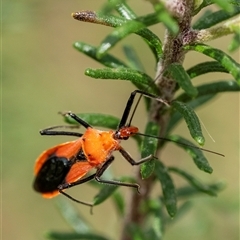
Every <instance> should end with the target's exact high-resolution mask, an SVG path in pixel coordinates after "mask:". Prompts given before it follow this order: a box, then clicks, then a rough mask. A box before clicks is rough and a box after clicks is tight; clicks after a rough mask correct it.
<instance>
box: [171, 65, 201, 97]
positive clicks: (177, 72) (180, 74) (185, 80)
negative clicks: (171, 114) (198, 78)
mask: <svg viewBox="0 0 240 240" xmlns="http://www.w3.org/2000/svg"><path fill="white" fill-rule="evenodd" d="M168 72H169V73H170V74H171V76H172V77H173V78H174V79H175V80H176V82H177V83H178V84H179V86H180V87H181V88H182V89H183V90H184V91H185V92H186V94H188V95H189V96H191V97H196V96H197V94H198V92H197V89H196V88H195V87H194V86H193V85H192V82H191V79H190V77H189V75H188V74H187V73H186V71H185V69H184V68H183V67H182V65H181V64H179V63H172V64H170V65H169V66H168Z"/></svg>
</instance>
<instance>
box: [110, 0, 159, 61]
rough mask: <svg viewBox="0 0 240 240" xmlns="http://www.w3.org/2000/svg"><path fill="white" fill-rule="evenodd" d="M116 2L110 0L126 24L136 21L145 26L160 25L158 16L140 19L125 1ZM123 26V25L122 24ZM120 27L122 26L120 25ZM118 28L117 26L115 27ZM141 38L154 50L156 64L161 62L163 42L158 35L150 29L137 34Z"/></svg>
mask: <svg viewBox="0 0 240 240" xmlns="http://www.w3.org/2000/svg"><path fill="white" fill-rule="evenodd" d="M115 1H116V0H109V2H110V3H111V4H113V5H115V10H116V11H117V12H118V13H119V14H120V15H121V16H122V17H123V18H125V22H126V21H127V20H136V21H139V22H142V23H143V24H144V25H145V26H151V25H153V24H155V23H158V22H159V20H158V18H156V14H155V13H154V14H148V15H146V16H143V17H139V18H138V16H137V15H136V14H135V13H134V11H133V10H132V9H131V8H130V7H129V6H128V5H127V4H126V2H125V1H122V2H121V1H117V2H115ZM122 24H123V23H122ZM122 24H121V25H122ZM119 26H120V25H119ZM115 27H116V26H115ZM136 34H138V35H139V36H141V37H143V39H144V40H145V42H146V43H147V44H148V46H149V47H150V49H151V50H152V53H153V54H154V56H155V59H156V62H158V61H159V59H160V57H161V56H162V43H161V40H160V39H159V38H158V36H157V35H155V34H154V33H153V32H151V31H150V30H149V29H147V28H145V29H142V30H140V31H139V32H137V33H136Z"/></svg>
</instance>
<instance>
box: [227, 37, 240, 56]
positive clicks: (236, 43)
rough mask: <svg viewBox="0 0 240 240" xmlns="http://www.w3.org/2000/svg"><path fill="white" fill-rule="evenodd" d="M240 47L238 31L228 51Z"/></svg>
mask: <svg viewBox="0 0 240 240" xmlns="http://www.w3.org/2000/svg"><path fill="white" fill-rule="evenodd" d="M239 47H240V32H236V33H235V34H234V36H233V39H232V41H231V43H230V44H229V46H228V51H230V52H233V51H235V50H237V49H238V48H239Z"/></svg>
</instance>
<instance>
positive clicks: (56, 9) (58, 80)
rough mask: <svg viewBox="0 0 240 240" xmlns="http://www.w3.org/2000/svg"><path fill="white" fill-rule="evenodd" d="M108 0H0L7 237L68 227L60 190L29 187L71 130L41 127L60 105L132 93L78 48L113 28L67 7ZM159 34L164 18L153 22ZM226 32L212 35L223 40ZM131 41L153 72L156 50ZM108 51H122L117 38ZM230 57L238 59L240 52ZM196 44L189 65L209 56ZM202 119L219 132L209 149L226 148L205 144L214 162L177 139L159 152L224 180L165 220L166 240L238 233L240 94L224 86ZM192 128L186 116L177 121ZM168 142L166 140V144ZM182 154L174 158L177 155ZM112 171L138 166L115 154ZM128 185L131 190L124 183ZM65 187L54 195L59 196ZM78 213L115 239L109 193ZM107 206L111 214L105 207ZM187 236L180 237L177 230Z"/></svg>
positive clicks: (80, 108)
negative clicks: (45, 131) (49, 195)
mask: <svg viewBox="0 0 240 240" xmlns="http://www.w3.org/2000/svg"><path fill="white" fill-rule="evenodd" d="M104 2H105V1H103V0H99V1H93V0H92V1H87V0H86V1H84V0H81V1H80V0H78V1H77V0H72V1H66V0H51V1H39V0H31V1H30V0H22V1H14V0H5V1H3V2H2V20H3V25H2V30H3V31H2V33H3V34H2V80H1V81H2V87H3V90H2V99H1V101H2V107H3V109H2V118H1V120H2V152H1V156H2V172H1V173H2V174H1V191H2V198H1V202H2V209H1V221H2V222H1V228H2V229H1V230H0V232H1V234H2V239H4V240H16V239H24V240H30V239H31V240H32V239H36V240H40V239H45V238H44V234H45V233H46V232H47V231H48V230H59V231H71V228H70V227H69V225H68V224H67V223H66V222H65V220H64V219H63V218H62V216H61V214H60V213H59V211H58V208H57V207H56V199H57V198H56V199H52V200H47V199H43V198H42V197H41V196H40V195H39V194H37V193H36V192H34V191H33V189H32V182H33V178H34V176H33V167H34V162H35V159H36V158H37V156H38V155H39V154H40V153H41V151H43V150H44V149H47V148H49V147H51V146H53V145H55V144H58V143H61V142H64V141H67V140H69V139H68V138H67V137H42V136H40V135H39V133H38V131H39V129H42V128H45V127H48V126H52V125H59V124H60V125H61V124H62V119H61V117H60V116H59V115H58V114H57V112H58V111H61V110H62V111H64V110H71V111H73V112H76V113H79V112H100V113H108V114H112V115H115V116H120V115H121V113H122V110H123V108H124V105H125V102H126V99H127V97H128V96H129V94H130V92H131V91H132V90H134V87H133V86H132V85H131V83H129V82H125V81H113V82H111V81H104V80H95V79H91V78H89V77H86V76H85V75H84V69H86V68H87V67H92V68H99V67H101V65H100V64H98V63H96V62H94V61H93V60H91V59H89V58H88V57H86V56H84V55H82V54H81V53H79V52H77V51H76V50H74V49H73V48H72V43H73V42H75V41H78V40H81V41H84V42H88V43H90V44H93V45H98V44H99V42H100V41H101V40H102V39H103V38H104V36H105V35H106V34H107V33H109V32H111V30H112V29H110V28H107V27H104V26H100V25H94V24H89V23H82V22H78V21H75V20H74V19H72V18H71V16H70V14H71V13H72V12H75V11H79V10H98V9H99V8H100V7H101V6H102V5H103V3H104ZM139 2H140V3H139ZM129 4H130V5H131V6H132V7H133V8H134V9H135V11H136V13H138V14H139V15H141V14H145V13H147V12H151V11H152V9H151V6H150V4H148V2H147V1H129ZM152 30H153V31H154V32H155V33H156V34H158V35H159V36H160V37H161V38H162V36H163V33H164V30H163V28H162V26H161V24H159V25H157V26H154V27H152ZM229 42H230V37H227V38H223V39H222V40H220V41H214V42H211V43H209V44H211V45H214V46H215V47H216V48H221V49H223V50H226V49H227V44H228V43H229ZM124 43H125V44H134V47H135V49H136V50H137V51H138V50H140V51H139V56H140V58H141V60H142V62H143V64H144V66H145V68H146V69H147V71H148V74H150V75H151V76H154V58H153V56H152V55H151V53H150V51H149V49H148V48H147V47H146V46H145V44H144V42H143V41H142V40H141V39H140V38H139V37H138V36H136V35H133V36H130V37H128V38H127V39H126V40H125V41H124ZM112 53H114V54H117V56H118V57H119V58H122V59H123V58H124V56H123V54H122V51H121V46H117V47H116V48H115V49H114V51H112ZM233 57H234V58H235V59H237V60H239V52H236V53H234V55H233ZM206 59H207V57H204V56H202V55H200V54H198V53H194V54H193V53H190V54H188V55H187V57H186V61H185V67H186V68H188V67H190V66H192V65H193V64H194V63H195V62H200V61H203V60H206ZM218 79H231V76H230V75H227V74H216V73H214V74H208V75H204V76H203V77H201V78H198V79H195V80H194V83H195V84H196V85H197V84H200V83H203V82H212V81H215V80H218ZM197 113H198V115H199V116H200V118H201V120H202V122H203V123H204V124H205V126H206V128H207V129H208V131H209V132H210V134H211V135H212V136H213V138H214V139H215V141H216V142H215V143H214V142H213V141H212V140H211V139H210V137H208V135H207V133H205V136H206V138H207V143H206V145H205V147H206V148H208V149H213V150H215V151H219V152H221V153H224V154H225V155H226V157H225V158H221V157H218V156H214V155H211V154H207V155H208V157H209V161H210V164H211V165H212V167H213V169H214V172H213V174H211V175H208V174H206V173H203V172H200V171H199V170H198V169H197V168H196V167H195V166H194V164H193V163H192V161H191V160H190V158H189V157H188V156H187V155H186V154H185V153H183V151H181V150H179V149H177V148H171V147H170V146H169V147H167V148H166V150H165V152H164V154H163V156H162V157H161V159H162V160H163V161H164V162H165V164H166V165H171V164H178V165H179V166H181V167H182V168H183V169H185V170H188V171H190V172H192V173H194V174H195V175H196V176H198V177H199V179H201V180H202V181H203V182H206V183H214V182H216V181H223V182H225V183H226V189H225V190H224V191H222V192H221V193H220V194H219V196H218V197H217V198H215V197H210V196H201V197H195V198H194V199H193V201H192V202H193V204H192V208H191V210H190V211H189V212H188V214H186V215H185V216H184V217H183V218H182V219H181V220H180V221H176V222H175V223H174V224H172V225H171V226H169V227H168V228H167V231H166V237H165V239H166V240H174V239H179V238H181V239H182V240H190V239H195V240H200V239H201V240H202V239H205V240H207V239H209V240H210V239H211V240H214V239H218V240H220V239H232V240H235V239H238V236H239V235H238V234H239V232H238V230H239V218H238V214H239V188H238V184H239V94H238V93H224V94H222V96H221V97H217V98H215V99H214V100H213V101H211V103H210V104H209V105H208V106H207V107H202V108H200V109H198V111H197ZM145 122H146V119H145V115H144V108H143V106H140V107H139V110H138V114H137V115H136V117H135V119H134V124H135V125H137V126H140V128H141V129H142V130H143V127H144V123H145ZM174 132H175V133H180V134H182V135H184V136H186V137H187V138H189V133H188V131H187V128H186V126H185V125H184V124H180V125H179V126H178V128H176V129H175V131H174ZM169 145H170V144H169ZM124 146H125V147H126V148H127V149H128V150H129V151H130V152H131V153H132V154H133V156H135V157H136V158H137V156H138V153H137V150H136V147H135V145H134V143H133V142H132V141H131V140H130V141H128V142H127V143H126V144H125V145H124ZM176 156H178V158H177V159H176ZM116 157H117V159H116V161H115V163H114V164H113V166H112V167H111V168H112V171H113V172H114V173H115V174H116V176H121V175H122V174H133V172H134V169H133V168H131V167H129V165H128V164H127V163H125V162H124V161H121V157H120V156H119V155H118V154H116ZM175 180H176V183H177V184H181V183H184V182H181V181H180V180H179V179H178V178H176V179H175ZM121 191H123V192H124V193H125V195H126V198H127V196H128V194H129V192H128V191H129V190H126V189H124V190H123V189H121ZM71 193H72V194H73V195H74V196H76V197H77V198H79V199H81V200H87V201H91V199H92V197H93V196H94V195H95V194H96V190H94V189H93V188H91V186H89V185H87V184H85V185H82V186H79V187H76V188H74V189H73V190H72V192H71ZM61 197H62V196H59V197H58V198H61ZM75 207H76V208H77V210H78V211H79V213H81V214H83V215H84V216H85V218H86V220H87V221H89V222H90V224H91V225H92V226H93V227H94V228H95V229H96V230H97V231H99V232H104V233H105V235H107V236H110V237H112V239H117V237H116V232H117V233H118V232H120V230H121V229H120V224H119V222H120V221H119V219H117V215H116V213H115V212H114V209H113V206H112V202H111V200H107V201H106V202H104V203H103V204H102V205H100V206H98V207H96V208H95V209H94V215H90V214H89V209H88V208H87V207H84V206H81V205H77V204H75ZM106 211H107V213H108V216H106ZM180 236H181V237H180Z"/></svg>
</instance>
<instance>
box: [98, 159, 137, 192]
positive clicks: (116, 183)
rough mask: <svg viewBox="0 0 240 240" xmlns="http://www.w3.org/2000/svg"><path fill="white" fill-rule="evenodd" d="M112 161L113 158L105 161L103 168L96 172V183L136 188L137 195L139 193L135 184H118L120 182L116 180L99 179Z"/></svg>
mask: <svg viewBox="0 0 240 240" xmlns="http://www.w3.org/2000/svg"><path fill="white" fill-rule="evenodd" d="M113 160H114V158H113V157H111V158H109V160H107V161H106V162H105V163H104V164H103V166H102V167H101V168H99V169H98V170H97V172H96V176H95V179H96V181H98V182H99V183H104V184H111V185H115V186H124V187H131V188H136V189H137V191H138V193H140V191H139V189H140V186H139V185H138V184H137V183H125V182H120V181H116V180H105V179H101V178H100V177H101V176H102V175H103V173H104V172H105V170H106V169H107V168H108V167H109V165H110V164H111V163H112V162H113Z"/></svg>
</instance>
